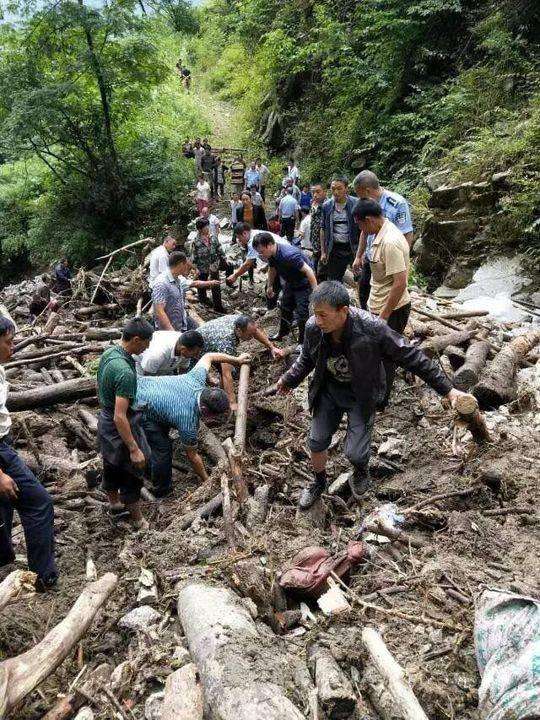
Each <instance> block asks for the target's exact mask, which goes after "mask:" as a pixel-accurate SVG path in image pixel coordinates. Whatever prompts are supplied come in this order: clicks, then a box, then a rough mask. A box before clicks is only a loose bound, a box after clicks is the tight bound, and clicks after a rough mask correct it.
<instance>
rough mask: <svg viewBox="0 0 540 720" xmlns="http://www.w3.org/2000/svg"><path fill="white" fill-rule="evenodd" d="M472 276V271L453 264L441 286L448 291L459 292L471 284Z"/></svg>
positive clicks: (456, 263) (455, 263)
mask: <svg viewBox="0 0 540 720" xmlns="http://www.w3.org/2000/svg"><path fill="white" fill-rule="evenodd" d="M473 275H474V270H473V269H472V268H469V267H465V266H464V265H462V264H460V263H458V262H454V263H452V265H451V266H450V268H449V270H448V272H447V273H446V275H445V276H444V280H443V284H444V285H445V286H446V287H447V288H449V289H450V288H451V289H452V290H454V289H457V290H461V288H464V287H465V286H466V285H468V284H469V283H470V282H471V280H472V278H473ZM439 297H440V296H439Z"/></svg>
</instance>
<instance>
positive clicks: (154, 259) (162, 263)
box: [148, 235, 176, 289]
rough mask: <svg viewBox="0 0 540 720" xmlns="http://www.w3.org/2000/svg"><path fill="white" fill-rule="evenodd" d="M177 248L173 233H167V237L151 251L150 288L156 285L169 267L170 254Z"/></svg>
mask: <svg viewBox="0 0 540 720" xmlns="http://www.w3.org/2000/svg"><path fill="white" fill-rule="evenodd" d="M173 250H176V239H175V238H173V236H172V235H166V236H165V239H164V240H163V242H162V243H161V245H158V246H157V248H154V249H153V250H152V252H151V253H150V265H149V275H148V284H149V285H150V289H152V288H153V287H154V285H155V282H156V280H157V278H158V276H159V275H161V273H163V272H166V271H167V270H168V268H169V255H170V254H171V253H172V252H173Z"/></svg>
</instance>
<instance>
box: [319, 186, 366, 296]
mask: <svg viewBox="0 0 540 720" xmlns="http://www.w3.org/2000/svg"><path fill="white" fill-rule="evenodd" d="M331 190H332V197H331V198H330V200H327V201H326V202H325V203H324V204H323V206H322V223H321V229H322V241H321V259H320V262H319V271H318V272H319V275H320V276H321V277H326V278H327V279H328V280H339V282H343V276H344V274H345V270H346V269H347V265H349V263H351V262H352V260H353V258H354V256H355V253H356V249H357V247H358V234H359V231H358V227H357V226H356V222H355V220H354V217H353V210H354V208H355V206H356V198H354V197H352V196H351V195H349V194H348V182H347V178H345V177H334V179H333V180H332V185H331Z"/></svg>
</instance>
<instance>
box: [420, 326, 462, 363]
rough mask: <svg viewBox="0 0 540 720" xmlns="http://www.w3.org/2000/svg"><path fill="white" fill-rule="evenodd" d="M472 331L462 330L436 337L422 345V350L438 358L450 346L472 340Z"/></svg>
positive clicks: (429, 355)
mask: <svg viewBox="0 0 540 720" xmlns="http://www.w3.org/2000/svg"><path fill="white" fill-rule="evenodd" d="M473 335H474V333H473V332H472V331H471V330H460V331H459V332H454V333H449V334H448V335H435V336H433V337H432V338H430V339H429V340H426V341H425V342H423V343H422V345H420V349H421V350H423V351H424V353H425V354H426V355H427V356H428V357H430V358H433V357H438V356H439V355H441V354H442V352H443V351H444V350H445V349H446V348H447V347H448V346H449V345H461V344H462V343H465V342H467V341H468V340H470V339H471V338H472V336H473Z"/></svg>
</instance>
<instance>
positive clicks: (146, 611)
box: [118, 605, 161, 632]
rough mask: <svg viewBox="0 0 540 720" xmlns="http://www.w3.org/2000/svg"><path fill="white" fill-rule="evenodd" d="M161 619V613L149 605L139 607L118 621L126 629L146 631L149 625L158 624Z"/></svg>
mask: <svg viewBox="0 0 540 720" xmlns="http://www.w3.org/2000/svg"><path fill="white" fill-rule="evenodd" d="M160 620H161V613H158V611H157V610H154V608H151V607H150V606H149V605H142V606H141V607H137V608H135V609H133V610H131V611H130V612H128V613H127V615H124V616H123V617H122V618H120V620H119V621H118V626H119V627H121V628H124V629H125V630H134V631H140V632H143V631H145V630H146V629H147V628H148V626H149V625H157V623H158V622H159V621H160Z"/></svg>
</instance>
